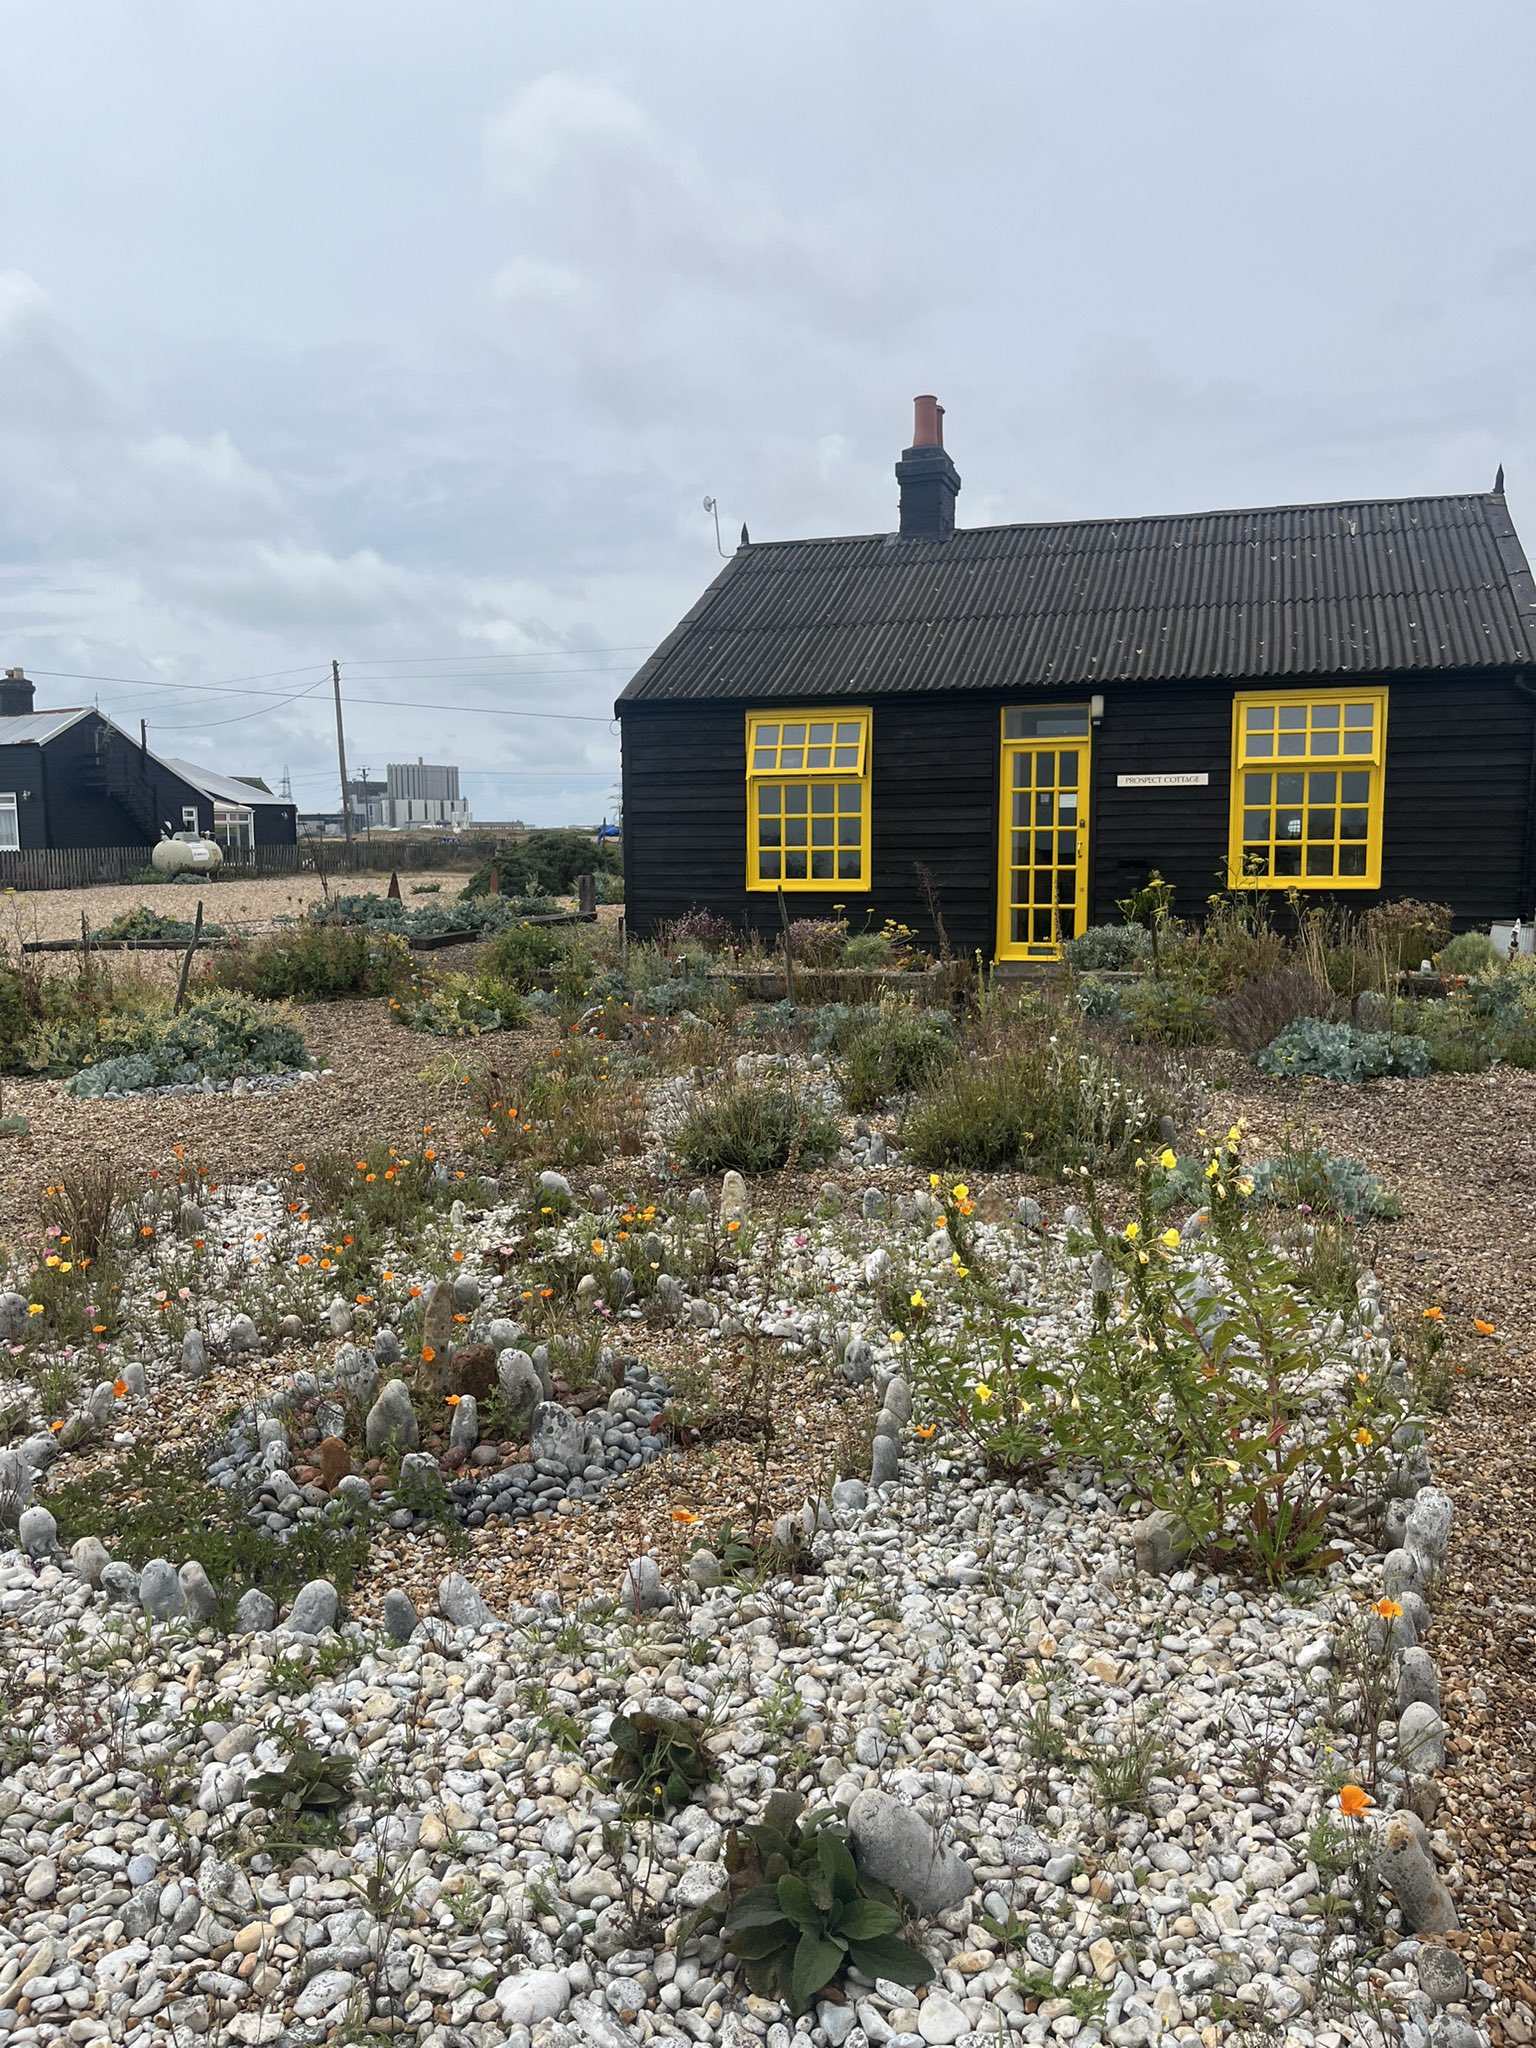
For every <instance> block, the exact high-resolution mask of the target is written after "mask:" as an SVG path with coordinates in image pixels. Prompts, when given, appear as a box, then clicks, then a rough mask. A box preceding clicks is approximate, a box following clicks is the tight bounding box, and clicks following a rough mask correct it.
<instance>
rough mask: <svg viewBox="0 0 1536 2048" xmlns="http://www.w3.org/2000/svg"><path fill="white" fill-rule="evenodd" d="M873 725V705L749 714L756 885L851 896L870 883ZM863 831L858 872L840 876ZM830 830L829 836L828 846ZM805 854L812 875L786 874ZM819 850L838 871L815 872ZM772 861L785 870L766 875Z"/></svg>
mask: <svg viewBox="0 0 1536 2048" xmlns="http://www.w3.org/2000/svg"><path fill="white" fill-rule="evenodd" d="M870 726H871V713H870V710H869V707H868V706H867V705H848V704H811V705H806V704H797V705H788V706H785V707H782V708H781V709H778V710H767V711H749V712H748V713H747V719H746V761H747V768H746V773H747V888H748V889H749V890H760V891H769V892H772V891H775V890H778V889H784V890H787V891H789V892H791V893H794V894H826V893H828V892H831V893H832V894H836V893H837V892H838V891H842V892H843V893H844V894H845V895H846V894H847V893H848V892H849V891H850V890H854V891H861V890H867V889H868V888H869V819H870V802H869V790H870ZM855 832H857V854H858V872H857V874H851V873H838V872H837V870H838V869H839V868H841V867H844V866H845V865H847V864H848V861H849V858H850V856H851V854H852V852H853V851H854V845H853V834H854V833H855ZM775 835H776V836H777V839H778V844H777V845H776V846H775V845H774V844H773V843H772V841H773V838H774V836H775ZM792 835H794V838H793V843H791V836H792ZM822 835H828V836H827V838H826V843H825V844H823V843H822ZM813 841H814V842H815V843H813ZM801 854H803V856H804V862H805V868H806V872H805V874H804V875H798V874H788V873H785V869H786V868H787V867H788V866H789V865H790V863H791V861H792V860H794V859H795V858H796V856H798V855H801ZM818 854H830V857H831V858H830V865H831V867H832V869H833V872H832V873H831V874H830V875H812V874H811V872H810V870H811V867H812V865H813V863H814V862H815V860H816V857H817V855H818ZM765 856H766V857H767V858H766V861H765ZM765 865H766V866H767V867H769V868H773V867H776V868H777V870H778V872H777V873H765V872H764V868H765Z"/></svg>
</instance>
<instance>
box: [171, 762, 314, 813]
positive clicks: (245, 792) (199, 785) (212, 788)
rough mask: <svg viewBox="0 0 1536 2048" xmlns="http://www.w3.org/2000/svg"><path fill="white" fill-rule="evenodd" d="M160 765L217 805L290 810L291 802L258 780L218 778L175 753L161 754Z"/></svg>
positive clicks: (210, 770)
mask: <svg viewBox="0 0 1536 2048" xmlns="http://www.w3.org/2000/svg"><path fill="white" fill-rule="evenodd" d="M158 758H159V760H160V762H161V764H162V765H163V766H164V767H166V768H169V769H170V771H171V773H172V774H173V775H179V776H180V777H181V779H182V781H183V782H186V783H190V784H191V786H192V787H193V789H198V790H201V791H202V793H203V795H204V796H206V797H211V798H212V799H213V801H214V802H215V803H220V804H247V805H250V806H252V807H255V806H258V805H261V804H281V805H282V806H283V807H284V808H285V809H289V810H291V809H292V808H293V806H292V800H291V799H290V798H288V797H285V796H274V795H273V794H272V792H271V790H270V789H268V788H267V786H266V784H265V783H264V782H262V781H260V780H259V778H257V779H252V780H251V781H247V780H246V779H245V777H244V776H241V775H220V774H218V773H217V772H216V771H215V770H214V769H212V768H205V767H204V766H203V764H202V762H201V761H183V760H181V759H179V758H178V757H177V756H176V755H175V754H161V755H160V756H159V757H158Z"/></svg>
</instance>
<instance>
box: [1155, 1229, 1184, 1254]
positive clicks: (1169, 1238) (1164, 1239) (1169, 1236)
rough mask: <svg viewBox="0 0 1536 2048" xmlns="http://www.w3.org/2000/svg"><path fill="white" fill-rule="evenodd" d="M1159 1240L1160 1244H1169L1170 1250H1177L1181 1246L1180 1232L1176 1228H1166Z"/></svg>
mask: <svg viewBox="0 0 1536 2048" xmlns="http://www.w3.org/2000/svg"><path fill="white" fill-rule="evenodd" d="M1157 1241H1158V1243H1159V1244H1165V1245H1167V1247H1168V1249H1169V1251H1171V1252H1176V1251H1177V1250H1178V1248H1179V1233H1178V1232H1177V1231H1176V1230H1165V1231H1164V1232H1163V1234H1162V1236H1161V1237H1160V1238H1159V1239H1158V1240H1157Z"/></svg>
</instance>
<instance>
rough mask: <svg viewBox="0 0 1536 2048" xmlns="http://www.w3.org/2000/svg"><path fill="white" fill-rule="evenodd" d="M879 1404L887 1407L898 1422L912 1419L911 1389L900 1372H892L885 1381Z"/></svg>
mask: <svg viewBox="0 0 1536 2048" xmlns="http://www.w3.org/2000/svg"><path fill="white" fill-rule="evenodd" d="M881 1405H882V1406H883V1407H885V1408H888V1409H889V1410H890V1412H891V1414H892V1415H894V1416H895V1418H896V1420H897V1421H898V1422H910V1421H911V1420H912V1389H911V1388H910V1387H909V1386H908V1385H907V1382H906V1381H905V1380H904V1379H903V1378H902V1376H901V1374H900V1373H893V1374H892V1376H891V1378H890V1379H888V1380H887V1381H886V1383H885V1394H884V1396H883V1398H882V1403H881Z"/></svg>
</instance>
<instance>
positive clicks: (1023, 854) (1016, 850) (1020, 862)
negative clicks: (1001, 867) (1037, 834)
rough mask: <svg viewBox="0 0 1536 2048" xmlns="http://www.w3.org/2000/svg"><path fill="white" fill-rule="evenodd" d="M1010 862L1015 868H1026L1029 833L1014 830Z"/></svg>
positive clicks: (1027, 863)
mask: <svg viewBox="0 0 1536 2048" xmlns="http://www.w3.org/2000/svg"><path fill="white" fill-rule="evenodd" d="M1012 864H1013V866H1014V867H1016V868H1027V867H1028V866H1029V834H1028V833H1027V832H1015V833H1014V835H1013V854H1012Z"/></svg>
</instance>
